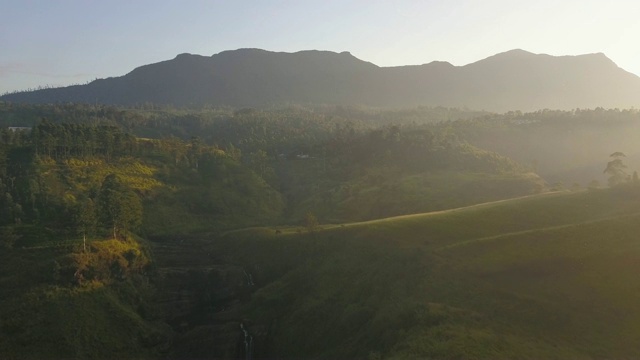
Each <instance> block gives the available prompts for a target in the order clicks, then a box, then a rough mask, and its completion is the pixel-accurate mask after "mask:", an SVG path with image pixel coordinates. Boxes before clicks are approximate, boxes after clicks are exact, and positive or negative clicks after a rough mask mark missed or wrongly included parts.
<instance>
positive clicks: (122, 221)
mask: <svg viewBox="0 0 640 360" xmlns="http://www.w3.org/2000/svg"><path fill="white" fill-rule="evenodd" d="M98 209H99V214H100V219H101V220H102V223H103V224H104V225H105V226H108V227H110V228H112V229H113V238H114V239H117V238H118V233H122V231H124V232H126V231H127V230H134V229H135V228H137V227H138V226H140V224H141V223H142V203H141V202H140V198H138V195H136V193H135V192H134V191H133V190H131V189H130V188H129V187H128V186H126V184H124V183H123V182H122V180H121V179H120V178H119V177H118V176H117V175H116V174H109V175H107V177H105V179H104V181H103V182H102V186H101V187H100V193H99V194H98Z"/></svg>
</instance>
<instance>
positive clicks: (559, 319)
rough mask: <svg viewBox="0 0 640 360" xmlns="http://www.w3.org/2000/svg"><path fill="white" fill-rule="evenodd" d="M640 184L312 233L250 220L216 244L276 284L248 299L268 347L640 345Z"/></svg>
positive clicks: (333, 353) (524, 352) (401, 350)
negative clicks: (258, 224)
mask: <svg viewBox="0 0 640 360" xmlns="http://www.w3.org/2000/svg"><path fill="white" fill-rule="evenodd" d="M639 197H640V192H639V191H638V189H637V188H631V187H629V188H620V189H613V190H610V191H590V192H586V191H585V192H580V193H573V194H570V193H555V194H549V195H542V196H533V197H527V198H521V199H517V200H509V201H504V202H497V203H490V204H485V205H479V206H472V207H468V208H462V209H458V210H451V211H443V212H438V213H430V214H423V215H411V216H404V217H397V218H389V219H384V220H378V221H369V222H364V223H355V224H345V225H344V226H326V227H325V228H322V226H321V227H320V228H319V229H315V230H314V231H312V232H308V231H307V230H302V231H301V230H297V229H290V230H286V229H285V230H280V233H278V234H276V233H275V231H274V230H273V229H251V230H246V231H238V232H233V233H229V234H227V235H226V236H225V238H224V239H222V241H221V242H219V243H218V244H219V245H218V246H216V247H215V249H214V248H212V249H211V250H215V251H218V252H219V253H221V254H222V253H224V254H227V255H228V254H233V256H235V257H236V259H237V260H238V261H241V262H244V264H245V266H246V267H247V268H251V269H255V274H254V275H255V277H256V279H258V281H260V282H262V284H268V285H266V286H264V287H262V288H261V289H260V290H258V291H257V292H255V293H254V294H253V297H252V299H251V301H250V302H249V303H247V304H246V308H245V311H246V314H247V322H249V321H250V323H251V324H253V325H252V326H253V328H254V329H261V328H263V327H267V328H268V329H269V331H268V336H265V337H264V338H263V339H262V341H263V343H265V344H268V346H267V347H266V348H268V350H264V351H265V353H266V354H268V355H270V356H283V357H302V356H304V357H320V358H335V357H369V358H380V357H382V358H514V357H517V358H568V357H571V358H602V357H614V358H623V357H638V356H640V347H639V346H638V345H637V344H638V339H639V338H640V326H639V325H638V324H640V321H639V320H640V306H639V305H638V304H639V303H640V302H639V301H638V300H640V293H639V292H638V291H637V289H638V288H640V280H639V279H638V277H637V276H636V275H635V274H637V271H638V268H639V267H640V261H638V260H640V246H639V245H638V242H637V233H638V231H639V230H640V226H638V225H637V224H638V220H639V219H640V202H638V201H637V199H638V198H639ZM273 259H278V260H277V262H274V261H273ZM256 331H258V330H256ZM318 339H322V341H318ZM263 348H265V347H264V346H263Z"/></svg>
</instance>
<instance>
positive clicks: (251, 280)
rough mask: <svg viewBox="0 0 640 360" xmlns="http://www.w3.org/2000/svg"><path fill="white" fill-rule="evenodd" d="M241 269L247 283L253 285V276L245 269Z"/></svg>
mask: <svg viewBox="0 0 640 360" xmlns="http://www.w3.org/2000/svg"><path fill="white" fill-rule="evenodd" d="M243 271H244V276H245V277H246V278H247V285H249V286H254V285H255V283H254V282H253V276H251V273H248V272H247V270H243Z"/></svg>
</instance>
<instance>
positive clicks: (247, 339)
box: [240, 323, 253, 360]
mask: <svg viewBox="0 0 640 360" xmlns="http://www.w3.org/2000/svg"><path fill="white" fill-rule="evenodd" d="M240 329H241V330H242V333H243V334H244V354H245V357H244V358H245V359H246V360H251V355H252V354H253V336H251V334H249V330H247V329H245V327H244V323H240Z"/></svg>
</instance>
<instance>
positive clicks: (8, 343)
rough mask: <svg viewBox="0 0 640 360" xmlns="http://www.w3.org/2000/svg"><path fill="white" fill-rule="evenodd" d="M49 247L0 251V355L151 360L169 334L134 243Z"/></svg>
mask: <svg viewBox="0 0 640 360" xmlns="http://www.w3.org/2000/svg"><path fill="white" fill-rule="evenodd" d="M87 250H88V251H87V252H86V253H85V252H83V251H82V249H81V247H77V246H75V247H74V246H73V245H61V244H60V243H57V244H56V243H55V242H53V241H50V242H49V243H48V244H47V245H43V243H42V242H40V244H39V246H36V247H22V248H18V249H7V248H3V249H1V250H0V287H1V288H2V292H1V293H0V324H1V325H0V357H1V358H3V359H71V358H82V359H106V358H109V359H110V358H137V359H153V358H157V357H158V356H159V354H160V353H161V351H162V349H163V346H164V344H165V343H166V341H167V339H168V338H169V336H170V334H171V330H170V329H169V327H168V326H166V325H165V324H164V323H163V322H162V321H161V317H160V314H159V312H158V309H157V308H156V307H155V306H154V304H153V300H152V299H153V289H152V287H151V286H150V285H149V283H148V280H147V279H146V277H145V275H144V274H145V272H146V271H148V262H149V258H148V257H147V256H148V254H146V251H145V250H144V249H143V248H142V246H141V244H140V242H139V241H136V240H134V239H129V240H127V241H120V240H93V241H91V245H90V246H89V247H88V249H87Z"/></svg>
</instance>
